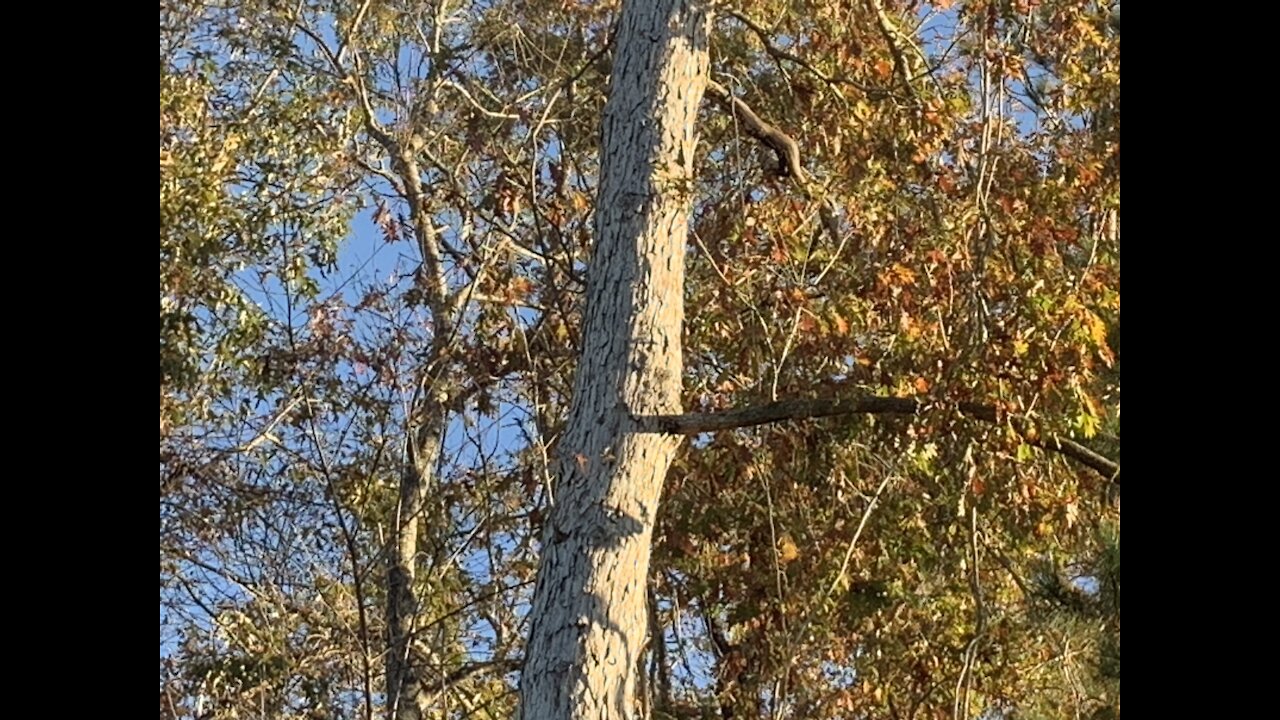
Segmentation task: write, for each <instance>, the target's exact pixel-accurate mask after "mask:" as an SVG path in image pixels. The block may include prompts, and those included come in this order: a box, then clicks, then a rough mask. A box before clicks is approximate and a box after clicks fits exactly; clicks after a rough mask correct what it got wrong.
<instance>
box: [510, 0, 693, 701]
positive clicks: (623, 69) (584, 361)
mask: <svg viewBox="0 0 1280 720" xmlns="http://www.w3.org/2000/svg"><path fill="white" fill-rule="evenodd" d="M708 21H709V17H708V14H707V12H706V10H705V8H704V7H702V6H701V5H699V4H695V3H693V2H689V0H633V1H630V2H626V3H625V4H624V7H623V10H622V18H621V23H620V26H619V30H618V39H617V49H616V51H615V57H614V63H613V73H612V77H611V80H610V89H609V100H608V103H607V104H606V107H605V113H604V118H603V135H602V147H601V169H600V190H599V197H598V198H597V205H596V216H595V242H596V247H595V255H594V258H593V261H592V265H591V269H590V277H589V280H588V287H587V302H586V308H585V320H584V322H585V327H584V332H583V346H582V356H581V359H580V361H579V364H578V370H577V377H576V380H575V385H574V398H573V405H572V406H571V408H570V412H569V417H568V423H567V426H566V429H565V433H564V436H563V438H562V439H561V442H560V445H559V453H558V459H557V465H558V467H557V484H556V488H555V498H554V506H553V508H552V510H551V512H550V514H549V517H548V520H547V524H546V527H545V528H544V534H543V541H542V542H543V545H542V558H541V566H540V568H539V573H538V583H537V589H536V591H535V593H534V600H533V608H532V621H531V629H530V638H529V644H528V646H527V650H526V653H527V655H526V661H525V667H524V673H523V676H522V681H521V717H523V718H524V720H571V719H574V720H577V719H584V718H591V719H592V720H622V719H623V718H632V717H635V715H636V713H637V704H636V701H637V698H636V687H637V668H638V667H639V662H638V660H639V658H640V655H641V653H642V651H643V646H644V641H645V634H646V629H647V624H648V622H647V616H646V611H645V601H646V592H645V582H646V578H647V575H648V570H649V556H650V539H651V537H652V533H653V526H654V520H655V517H656V513H657V508H658V499H659V496H660V494H661V490H662V482H663V479H664V478H665V475H666V473H667V469H668V467H669V466H670V464H671V460H672V458H673V455H674V453H675V451H676V448H677V447H678V445H679V443H680V438H679V437H678V436H675V435H672V434H669V433H664V432H660V431H658V432H655V431H652V430H651V431H645V430H644V429H643V428H642V427H641V424H640V422H639V421H638V420H637V419H636V418H637V416H649V415H675V414H679V413H680V390H681V372H682V363H683V358H682V355H681V346H680V335H681V327H682V324H683V321H684V298H683V293H684V255H685V242H686V239H687V235H688V223H689V214H690V189H691V184H692V176H693V167H692V161H693V152H694V144H695V139H696V133H695V120H696V117H697V111H698V105H699V103H700V102H701V100H702V95H703V91H704V89H705V86H706V81H707V64H708V61H707V30H708Z"/></svg>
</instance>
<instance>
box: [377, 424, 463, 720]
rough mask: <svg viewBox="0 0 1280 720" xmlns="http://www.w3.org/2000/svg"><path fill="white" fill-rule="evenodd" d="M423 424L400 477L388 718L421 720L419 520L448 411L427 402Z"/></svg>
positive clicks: (391, 565) (391, 571)
mask: <svg viewBox="0 0 1280 720" xmlns="http://www.w3.org/2000/svg"><path fill="white" fill-rule="evenodd" d="M424 404H425V405H427V407H425V408H424V412H423V422H422V425H421V426H420V427H419V428H418V429H417V431H416V437H415V438H414V442H413V445H412V446H411V449H412V454H411V457H410V458H409V462H408V463H406V467H405V469H404V475H403V477H402V478H401V479H400V502H399V503H398V504H397V506H396V516H395V537H394V540H393V542H392V545H391V548H390V552H391V554H390V558H389V562H388V563H387V657H386V662H387V717H388V718H389V719H390V720H420V718H421V717H422V715H423V708H422V702H423V695H424V692H423V690H424V688H423V685H422V679H423V675H424V673H425V667H424V666H425V662H424V658H422V657H421V655H422V654H421V652H419V651H418V649H417V647H416V643H415V642H414V639H415V638H414V636H415V631H416V629H417V624H418V622H419V621H420V617H419V613H418V605H419V603H418V596H417V593H416V592H415V590H414V580H415V578H416V577H417V555H418V537H419V524H420V523H421V521H422V518H423V513H424V511H425V510H426V493H427V488H428V484H429V483H430V482H431V480H432V479H433V478H434V476H435V469H436V463H437V462H439V460H440V441H441V437H442V434H443V430H444V426H445V423H446V422H448V417H449V416H448V409H447V408H445V407H442V406H439V404H438V403H435V402H433V401H430V400H428V401H427V402H426V403H424Z"/></svg>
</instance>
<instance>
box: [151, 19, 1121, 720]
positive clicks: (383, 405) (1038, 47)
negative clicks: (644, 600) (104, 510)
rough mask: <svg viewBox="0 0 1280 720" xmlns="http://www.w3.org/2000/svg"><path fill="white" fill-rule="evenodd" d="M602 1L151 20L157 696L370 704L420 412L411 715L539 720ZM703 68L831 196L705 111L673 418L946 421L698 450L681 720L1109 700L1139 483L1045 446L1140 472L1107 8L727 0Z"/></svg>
mask: <svg viewBox="0 0 1280 720" xmlns="http://www.w3.org/2000/svg"><path fill="white" fill-rule="evenodd" d="M617 7H618V6H617V3H612V2H606V3H585V2H552V1H551V0H520V1H516V0H495V1H492V2H489V1H486V2H469V1H468V0H458V1H456V2H449V1H447V0H441V1H440V2H433V3H418V2H406V1H399V0H396V1H393V2H385V3H365V2H319V0H310V1H308V2H303V3H298V4H287V3H286V4H282V3H276V2H265V1H261V0H255V1H251V2H237V3H225V2H187V1H185V0H183V1H180V2H174V3H165V4H162V7H161V83H160V97H161V142H160V174H161V192H160V205H161V263H160V279H161V301H160V304H161V308H160V315H161V401H160V411H161V412H160V415H161V418H160V423H161V616H162V617H161V625H162V636H161V637H162V644H161V655H162V667H161V712H162V717H164V716H166V713H167V714H168V715H167V716H169V717H175V718H179V717H183V718H186V717H192V718H194V717H268V716H269V717H309V718H321V717H333V718H337V717H355V716H361V717H363V716H366V715H372V714H375V713H381V712H383V711H384V709H383V708H382V707H381V705H382V703H383V702H384V700H385V697H386V696H385V691H384V688H383V687H382V683H383V682H384V678H383V673H384V672H385V670H384V660H385V658H384V653H385V652H386V640H385V637H386V621H385V605H386V601H387V598H386V594H387V589H386V583H387V572H386V563H385V558H386V556H387V553H388V548H389V544H390V543H391V537H392V535H393V534H394V528H395V527H396V519H395V515H396V509H397V507H398V502H399V497H400V495H399V493H400V490H401V483H402V477H403V474H404V472H405V468H406V466H407V465H408V464H409V460H410V457H409V456H411V455H412V451H411V448H409V447H407V446H408V445H412V442H413V441H412V440H408V441H406V438H412V436H413V435H414V432H415V429H416V428H418V427H419V426H420V424H421V417H420V408H421V407H422V402H423V400H422V398H423V396H424V395H427V394H429V395H431V397H439V398H443V405H444V407H445V409H446V410H447V412H448V424H447V430H446V432H445V433H444V438H445V451H444V453H443V456H442V458H441V460H440V461H439V463H438V464H437V465H436V466H435V467H434V474H433V478H432V484H431V486H430V492H429V494H428V502H427V503H426V507H425V509H424V511H423V512H424V517H425V518H426V521H424V522H423V523H422V524H421V529H420V534H421V540H422V543H421V545H420V546H419V550H418V554H417V557H416V558H415V560H416V562H417V567H418V570H419V572H418V574H417V576H416V579H415V591H416V598H417V600H418V604H417V607H416V609H415V613H416V617H417V618H418V622H417V625H418V627H420V628H421V630H420V631H419V633H418V635H417V636H416V639H417V642H418V643H419V644H420V645H421V646H422V647H423V648H424V650H423V653H424V657H426V658H427V659H428V661H429V662H428V665H429V669H428V674H429V677H427V678H426V682H425V685H427V686H428V687H429V688H430V692H429V698H428V699H429V701H430V702H429V703H428V707H427V713H426V715H425V716H427V717H440V718H446V717H470V716H478V717H485V716H492V717H507V716H509V714H510V713H511V712H512V711H513V708H514V695H513V689H514V687H515V682H516V677H517V676H516V675H515V674H514V673H513V670H515V669H516V668H517V667H518V663H519V659H520V657H521V654H522V650H521V647H522V642H523V636H524V634H525V631H526V622H527V617H526V616H525V609H526V607H527V602H528V595H529V592H530V582H531V579H532V572H533V567H534V560H533V558H534V555H535V551H536V549H537V543H536V538H537V537H538V532H539V528H540V525H541V519H542V517H543V513H544V511H545V503H546V489H547V487H548V485H549V482H550V480H549V470H548V461H547V458H548V457H549V456H550V455H551V454H552V453H553V452H554V441H555V438H556V437H557V435H558V432H559V428H560V425H561V423H562V422H563V418H564V412H565V408H566V407H567V402H568V395H569V392H570V390H569V388H570V387H571V382H572V374H573V369H574V368H573V367H572V360H571V358H573V357H575V355H576V353H575V348H576V347H577V343H578V341H579V338H578V336H577V333H578V313H579V309H580V308H579V304H580V297H581V293H582V287H583V284H582V278H583V276H584V273H585V272H588V271H589V259H590V245H591V237H590V234H591V230H590V228H591V223H590V212H591V203H592V201H593V197H594V184H595V181H596V173H597V170H598V167H599V159H598V157H597V151H598V148H597V139H598V132H599V131H598V124H599V116H600V111H601V108H602V106H603V99H604V98H603V93H604V90H605V87H606V84H607V77H608V74H609V72H610V70H611V67H610V54H609V38H610V35H611V32H612V30H611V25H612V22H613V19H614V18H615V16H616V12H617ZM1113 18H1114V20H1113ZM712 57H713V68H712V77H713V79H714V80H715V81H716V82H718V83H720V84H721V85H723V86H725V87H726V88H727V89H728V90H729V91H730V92H731V93H732V94H734V95H735V96H737V97H739V98H740V99H742V100H744V101H745V102H746V103H748V104H749V105H750V106H751V108H752V109H753V110H754V111H755V112H756V113H757V114H758V115H759V116H760V117H762V118H766V119H767V120H768V122H770V123H772V124H774V125H775V126H777V127H779V128H781V129H782V130H783V131H785V132H786V133H787V134H788V135H789V136H790V137H792V138H794V139H795V141H796V142H797V144H798V146H799V147H800V149H801V159H802V162H803V166H804V170H805V172H806V173H807V174H808V176H809V182H808V186H807V188H806V189H807V192H806V191H804V190H806V189H802V188H801V187H800V186H799V185H798V183H796V182H795V181H794V179H789V178H785V177H780V174H779V168H778V161H777V159H776V158H774V157H773V153H772V152H770V150H769V149H768V148H766V147H764V146H763V145H762V144H761V143H760V142H759V141H758V140H757V139H756V138H753V137H751V136H750V135H749V133H747V132H746V131H745V129H744V127H743V124H742V122H741V121H740V120H739V119H735V116H734V115H733V114H731V113H729V112H726V111H725V109H724V108H722V107H719V106H717V105H715V104H714V103H711V102H708V103H706V105H705V108H704V116H703V118H702V122H701V123H700V131H701V133H702V135H701V140H700V144H699V154H698V157H697V158H696V160H695V162H696V166H697V168H698V180H697V183H696V186H695V187H693V188H691V191H692V192H693V201H694V206H695V219H694V222H693V226H692V228H691V236H690V246H689V253H690V254H689V267H688V272H689V275H688V286H687V288H686V301H687V305H688V308H689V311H688V313H687V315H688V317H687V322H686V331H685V332H686V337H685V355H686V377H685V382H684V386H685V389H686V395H685V398H684V401H685V408H686V409H687V410H689V411H704V412H711V411H717V410H724V409H728V408H735V407H745V406H749V405H752V404H758V403H762V402H767V401H770V400H774V399H780V398H793V397H822V396H828V395H831V394H839V393H849V392H866V393H872V394H877V395H888V396H900V397H920V398H924V399H926V400H927V401H928V402H929V403H930V405H929V407H928V409H926V411H925V412H923V413H921V414H919V415H916V416H910V417H898V416H887V415H871V416H853V417H846V418H834V419H827V420H816V421H803V422H794V423H787V424H780V425H773V426H766V427H762V428H755V429H742V430H733V431H724V432H720V433H717V434H715V435H713V436H704V437H699V438H697V439H695V441H693V442H690V443H688V444H686V446H685V448H684V450H683V452H682V455H681V457H680V459H679V460H678V462H677V464H676V467H674V468H673V469H672V472H671V473H670V475H669V478H668V482H667V486H666V489H665V493H664V506H663V510H662V514H661V517H660V524H659V530H658V534H657V536H656V546H655V557H654V569H653V573H652V578H651V586H652V600H653V603H652V604H653V620H652V623H653V626H654V638H653V641H652V642H651V650H650V654H649V662H648V665H647V667H646V669H645V675H646V677H647V682H648V688H649V691H650V692H651V693H652V695H653V705H652V710H653V716H654V717H662V716H667V717H701V716H703V714H704V713H718V714H719V715H720V716H722V717H726V716H737V717H744V716H748V717H762V716H766V715H768V716H770V717H805V718H824V717H830V718H840V717H916V718H921V717H942V716H951V717H961V716H963V717H983V716H985V717H996V716H1003V717H1010V718H1012V717H1023V718H1030V717H1058V716H1062V715H1065V714H1067V713H1075V714H1078V715H1082V716H1089V715H1092V716H1094V717H1099V718H1101V717H1111V716H1115V717H1118V715H1119V540H1118V533H1119V506H1118V502H1117V499H1118V485H1113V484H1112V483H1110V482H1109V481H1108V479H1107V478H1102V477H1100V476H1099V475H1098V474H1097V473H1096V472H1094V471H1092V470H1090V469H1087V468H1084V467H1082V466H1080V465H1079V464H1076V463H1074V462H1073V461H1071V460H1069V459H1067V458H1064V457H1063V456H1061V455H1059V454H1056V453H1054V452H1052V451H1051V449H1048V448H1046V447H1045V444H1044V443H1041V442H1038V441H1039V440H1042V439H1043V438H1047V437H1050V436H1052V435H1054V434H1059V435H1061V436H1063V437H1070V438H1074V439H1075V440H1077V441H1079V442H1082V443H1086V444H1089V445H1090V446H1091V447H1093V448H1094V449H1096V450H1098V451H1099V452H1102V453H1104V454H1106V455H1108V456H1109V457H1112V458H1115V459H1117V460H1118V457H1119V409H1120V401H1119V118H1120V112H1119V106H1120V104H1119V31H1118V5H1117V6H1116V7H1115V8H1114V9H1113V8H1112V7H1111V6H1109V5H1107V4H1103V3H1081V2H1065V1H1062V0H1013V1H1012V2H999V3H997V2H986V1H985V0H971V1H969V2H935V3H932V4H922V3H907V2H897V1H890V0H842V1H841V2H830V3H826V2H824V3H811V2H806V1H804V0H741V1H740V2H735V3H731V4H730V6H728V7H726V8H724V9H722V10H721V11H720V12H719V14H718V16H717V19H716V23H715V27H714V33H713V40H712ZM388 140H390V141H392V142H393V143H394V144H388V142H387V141H388ZM395 147H402V148H409V149H410V153H409V155H410V157H411V158H412V159H413V160H414V162H415V163H416V168H415V169H416V170H417V172H416V173H411V174H407V173H406V168H405V166H404V164H403V160H402V159H400V158H399V157H398V156H397V155H396V153H394V152H393V151H392V150H393V149H394V148H395ZM409 177H412V179H413V180H415V181H416V182H406V178H409ZM415 188H416V189H418V190H421V192H418V193H415ZM824 208H826V210H824ZM420 218H426V219H428V220H429V222H427V223H425V224H424V223H422V222H418V219H420ZM371 236H372V237H373V238H374V239H373V240H372V241H369V240H368V238H369V237H371ZM433 256H434V257H435V258H437V260H435V261H433V260H432V258H433ZM433 262H436V264H437V266H438V267H437V269H438V270H439V272H438V278H439V281H438V284H437V279H436V278H437V275H436V274H434V271H433V270H432V263H433ZM966 402H974V403H986V404H990V405H993V406H995V407H997V408H998V409H999V421H998V422H995V423H990V422H984V421H981V420H978V419H974V418H973V417H970V416H966V415H965V414H963V413H961V412H959V411H958V409H957V408H958V407H959V404H960V403H966ZM1015 419H1016V420H1017V422H1015ZM1082 588H1083V589H1082Z"/></svg>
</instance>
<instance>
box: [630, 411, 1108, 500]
mask: <svg viewBox="0 0 1280 720" xmlns="http://www.w3.org/2000/svg"><path fill="white" fill-rule="evenodd" d="M931 406H932V407H940V406H939V405H937V404H931V403H929V402H926V401H924V400H920V399H918V398H909V397H905V398H904V397H883V396H878V395H857V396H845V397H833V398H813V399H800V400H780V401H777V402H771V403H766V404H764V405H755V406H752V407H746V408H740V409H737V410H725V411H722V412H710V413H684V414H682V415H652V416H646V417H641V418H637V420H638V421H639V422H640V423H641V426H642V427H646V428H650V429H652V430H653V431H656V432H664V433H670V434H673V435H697V434H699V433H706V432H717V431H719V430H733V429H737V428H746V427H755V426H757V425H769V424H772V423H779V422H786V421H789V420H814V419H818V418H826V417H838V416H843V415H918V414H920V413H921V412H923V411H924V410H926V409H927V408H929V407H931ZM953 407H954V408H955V409H957V410H959V411H960V413H961V414H962V415H965V416H968V417H971V418H974V419H975V420H982V421H984V422H989V423H994V422H998V421H1000V420H1001V418H1002V413H1001V412H1000V411H999V410H998V409H997V408H996V407H995V406H993V405H984V404H982V403H971V402H962V403H959V404H958V405H955V406H953ZM1008 420H1009V425H1010V426H1011V427H1012V428H1013V429H1014V431H1016V432H1017V433H1018V435H1019V436H1021V437H1022V439H1023V440H1024V441H1025V442H1026V443H1027V444H1028V445H1033V446H1035V447H1039V448H1042V449H1045V450H1052V451H1053V452H1057V453H1060V454H1062V455H1064V456H1066V457H1069V458H1071V459H1073V460H1075V461H1077V462H1079V463H1081V464H1082V465H1085V466H1086V467H1088V468H1090V469H1092V470H1094V471H1096V472H1097V473H1099V474H1100V475H1102V476H1103V477H1105V478H1107V479H1108V480H1110V481H1112V482H1114V483H1117V484H1119V482H1120V463H1118V462H1116V461H1114V460H1111V459H1110V458H1107V457H1104V456H1103V455H1101V454H1099V453H1098V452H1096V451H1094V450H1092V449H1090V448H1088V447H1086V446H1084V445H1081V444H1080V443H1078V442H1076V441H1074V440H1071V439H1070V438H1065V437H1062V436H1060V435H1048V436H1041V435H1038V434H1037V433H1036V432H1035V431H1034V428H1033V426H1032V425H1031V423H1030V422H1028V421H1027V420H1025V419H1022V418H1014V417H1009V418H1008Z"/></svg>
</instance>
